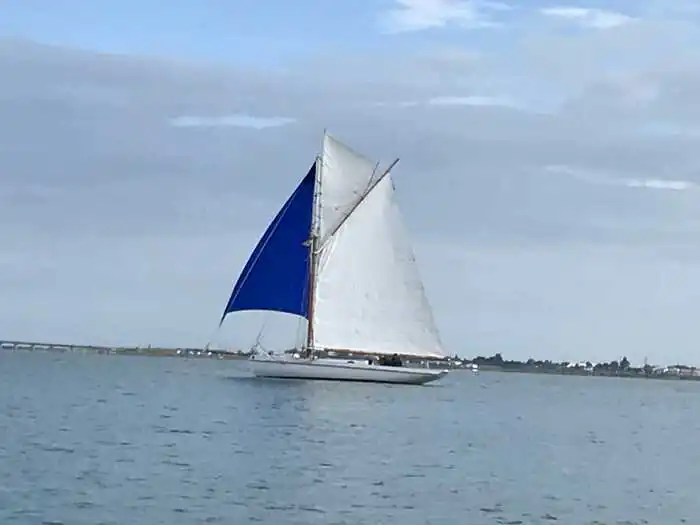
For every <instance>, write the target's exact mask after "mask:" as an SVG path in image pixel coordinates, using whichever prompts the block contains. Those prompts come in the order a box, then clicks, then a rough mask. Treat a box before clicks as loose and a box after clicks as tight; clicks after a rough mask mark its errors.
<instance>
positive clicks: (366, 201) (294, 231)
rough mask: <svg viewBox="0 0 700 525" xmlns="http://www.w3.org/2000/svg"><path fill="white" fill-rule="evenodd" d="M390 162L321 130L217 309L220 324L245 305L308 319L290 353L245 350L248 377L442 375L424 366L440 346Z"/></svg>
mask: <svg viewBox="0 0 700 525" xmlns="http://www.w3.org/2000/svg"><path fill="white" fill-rule="evenodd" d="M397 163H398V159H396V160H395V161H394V162H393V163H392V164H391V165H389V166H388V168H387V169H384V170H380V169H379V163H375V162H373V161H371V160H370V159H368V158H366V157H365V156H363V155H361V154H359V153H357V152H356V151H354V150H353V149H352V148H350V147H349V146H348V145H346V144H344V143H343V142H341V141H340V140H339V139H337V138H335V137H334V136H332V135H331V134H330V133H328V132H327V131H324V134H323V141H322V148H321V152H320V153H319V154H318V155H317V156H316V159H315V161H314V163H313V164H312V165H311V167H310V169H309V170H308V172H307V174H306V176H304V177H303V178H302V180H301V182H299V184H298V185H297V187H296V189H295V190H294V192H293V193H292V194H291V196H290V197H289V198H288V199H287V201H286V202H285V203H284V205H283V206H282V208H281V209H280V210H279V212H278V213H277V215H276V216H275V218H274V219H273V221H272V222H271V223H270V224H269V226H268V228H267V230H266V231H265V233H264V234H263V236H262V237H261V238H260V240H259V242H258V244H257V246H256V247H255V249H254V250H253V252H252V254H251V255H250V257H249V259H248V261H247V262H246V264H245V266H244V268H243V270H242V271H241V273H240V275H239V277H238V280H237V281H236V283H235V285H234V287H233V290H232V292H231V295H230V298H229V300H228V302H227V304H226V308H225V309H224V312H223V315H222V316H221V320H220V323H219V327H221V325H222V323H223V322H224V320H225V318H226V316H228V315H230V314H232V313H234V312H241V311H251V310H258V311H272V312H283V313H287V314H292V315H295V316H298V318H299V319H300V320H301V322H305V323H306V330H305V333H306V334H305V335H306V341H305V343H303V344H302V345H299V346H300V347H298V348H297V349H296V350H295V351H294V352H289V351H287V352H281V353H278V354H275V353H272V352H262V351H255V352H253V354H252V355H251V357H250V359H249V361H248V363H249V366H250V371H251V372H252V373H253V375H255V376H256V377H266V378H294V379H307V380H308V379H316V380H339V381H364V382H377V383H400V384H423V383H427V382H430V381H434V380H436V379H439V378H441V377H443V376H445V375H446V374H447V370H444V369H437V368H431V367H429V366H427V363H428V362H429V361H428V360H443V359H445V358H447V354H446V352H445V350H444V348H443V345H442V342H441V339H440V335H439V332H438V328H437V326H436V323H435V320H434V316H433V312H432V309H431V307H430V304H429V302H428V300H427V297H426V294H425V291H424V288H423V282H422V280H421V278H420V275H419V272H418V268H417V265H416V261H415V257H414V255H413V249H412V246H411V243H410V241H409V239H408V235H407V232H406V230H405V228H404V225H403V222H402V219H401V216H400V212H399V208H398V206H397V204H396V202H395V200H394V183H393V180H392V169H393V168H394V167H395V166H396V164H397ZM333 356H335V357H333ZM337 356H344V357H341V358H338V357H337ZM407 360H411V361H412V362H417V363H418V364H419V366H412V365H410V363H407V362H406V361H407ZM421 364H422V366H420V365H421Z"/></svg>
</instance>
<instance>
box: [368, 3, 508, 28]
mask: <svg viewBox="0 0 700 525" xmlns="http://www.w3.org/2000/svg"><path fill="white" fill-rule="evenodd" d="M510 9H511V7H510V6H509V5H508V4H505V3H501V2H491V1H484V0H396V7H395V8H393V9H391V10H390V11H388V12H387V13H385V14H384V15H383V17H382V22H383V25H384V27H385V29H386V30H387V31H389V32H392V33H400V32H405V31H421V30H425V29H431V28H439V27H444V26H446V25H448V24H456V25H459V26H462V27H468V28H487V27H497V26H499V25H500V24H499V23H498V22H497V21H495V20H494V19H493V18H492V16H491V15H492V14H493V12H498V11H507V10H510Z"/></svg>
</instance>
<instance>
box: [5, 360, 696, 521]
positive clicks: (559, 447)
mask: <svg viewBox="0 0 700 525" xmlns="http://www.w3.org/2000/svg"><path fill="white" fill-rule="evenodd" d="M0 360H1V364H0V436H2V439H0V464H1V465H2V467H3V468H2V469H0V523H2V524H3V525H4V524H5V523H7V524H10V525H11V524H19V525H25V524H26V525H28V524H32V525H33V524H36V523H52V524H59V523H64V524H70V525H73V524H76V525H80V524H90V525H93V524H97V523H101V524H104V525H108V524H116V523H119V524H122V523H147V524H149V525H150V524H158V523H167V524H175V525H177V524H190V523H212V524H216V523H267V524H274V525H276V524H279V523H285V524H304V525H315V524H324V525H327V524H343V523H346V524H348V525H350V524H352V525H357V524H368V525H369V524H372V525H375V524H378V523H381V524H385V525H392V524H403V525H423V524H432V525H440V524H445V525H446V524H459V525H461V524H464V523H468V524H470V525H486V524H489V525H492V524H500V525H531V524H538V525H547V524H557V523H565V524H567V525H569V524H571V525H643V524H644V525H653V524H658V525H671V524H679V523H680V524H682V523H689V524H690V523H693V521H692V520H690V518H688V517H689V516H690V517H694V516H697V515H699V514H700V500H698V499H697V498H696V497H695V495H694V492H693V491H692V490H691V488H692V487H696V486H698V485H700V472H699V471H698V469H697V468H695V467H694V465H696V464H697V462H696V460H698V459H700V458H698V456H699V455H700V452H699V451H697V448H696V446H695V442H694V436H695V435H696V431H697V430H700V420H699V419H698V418H697V417H695V412H696V409H695V403H696V401H695V400H696V399H697V395H698V392H697V390H698V389H699V388H700V385H697V384H687V385H685V384H684V385H678V384H672V383H668V382H651V381H621V380H615V379H610V380H607V379H600V378H563V377H543V376H525V375H517V374H488V373H484V374H481V375H480V376H472V375H467V374H464V375H460V374H459V373H455V374H452V376H448V378H447V380H446V381H445V382H444V383H443V384H442V385H440V387H439V388H394V387H384V386H381V385H352V384H333V383H318V384H316V383H305V382H295V381H279V382H275V381H267V382H266V381H257V380H256V381H251V380H248V379H243V378H238V379H236V380H230V379H228V378H226V377H225V376H226V375H234V374H235V373H236V370H235V367H236V366H237V365H236V363H232V362H223V361H218V360H217V361H210V360H185V359H139V358H120V357H114V356H90V355H72V354H70V353H66V354H62V355H60V356H55V355H52V354H48V353H40V354H31V353H22V352H17V353H12V354H9V355H8V354H2V355H0ZM670 444H672V446H673V448H672V449H669V446H670ZM681 450H682V451H683V453H682V454H681V453H677V451H681ZM116 517H118V518H116Z"/></svg>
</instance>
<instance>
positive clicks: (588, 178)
mask: <svg viewBox="0 0 700 525" xmlns="http://www.w3.org/2000/svg"><path fill="white" fill-rule="evenodd" d="M545 171H547V172H548V173H554V174H562V175H568V176H570V177H572V178H574V179H578V180H580V181H582V182H587V183H589V184H597V185H603V186H621V187H627V188H643V189H651V190H671V191H686V190H694V189H698V184H697V183H695V182H692V181H688V180H673V179H657V178H649V179H638V178H625V177H619V176H616V175H613V174H610V173H601V172H600V171H596V170H591V169H586V168H574V167H571V166H559V165H552V166H546V167H545Z"/></svg>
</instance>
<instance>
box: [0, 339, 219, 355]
mask: <svg viewBox="0 0 700 525" xmlns="http://www.w3.org/2000/svg"><path fill="white" fill-rule="evenodd" d="M1 350H7V351H12V350H24V351H27V350H44V351H46V350H49V351H53V352H95V353H100V354H106V353H133V354H146V355H202V354H206V355H219V354H225V355H229V354H232V353H233V352H231V351H227V350H222V349H213V348H210V349H208V351H207V350H204V349H202V348H158V347H152V346H150V345H149V346H99V345H76V344H61V343H47V342H41V341H8V340H2V339H0V351H1Z"/></svg>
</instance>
